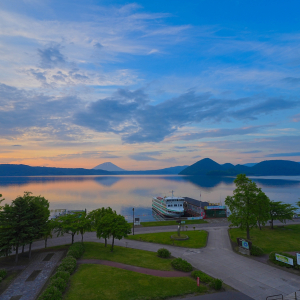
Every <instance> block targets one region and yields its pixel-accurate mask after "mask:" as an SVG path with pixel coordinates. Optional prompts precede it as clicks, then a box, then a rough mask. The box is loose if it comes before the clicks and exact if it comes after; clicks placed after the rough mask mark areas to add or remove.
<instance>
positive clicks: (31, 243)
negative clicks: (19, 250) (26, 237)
mask: <svg viewBox="0 0 300 300" xmlns="http://www.w3.org/2000/svg"><path fill="white" fill-rule="evenodd" d="M31 244H32V243H30V244H29V255H28V257H29V259H30V258H31Z"/></svg>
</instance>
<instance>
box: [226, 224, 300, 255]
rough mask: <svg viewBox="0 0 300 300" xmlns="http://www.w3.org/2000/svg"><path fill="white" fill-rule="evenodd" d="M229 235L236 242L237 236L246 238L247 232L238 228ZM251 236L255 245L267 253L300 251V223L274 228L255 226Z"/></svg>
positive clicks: (231, 230) (230, 231)
mask: <svg viewBox="0 0 300 300" xmlns="http://www.w3.org/2000/svg"><path fill="white" fill-rule="evenodd" d="M229 235H230V238H231V240H232V241H233V242H236V238H237V237H242V238H246V232H245V231H241V230H240V229H238V228H232V229H230V230H229ZM250 237H251V241H252V243H253V245H255V246H258V247H260V248H261V249H263V251H264V252H265V253H270V252H272V251H279V252H284V251H286V252H290V251H300V225H285V226H284V227H282V226H279V227H278V226H274V229H273V230H272V229H271V228H270V227H264V228H263V229H262V230H259V229H258V228H254V229H252V230H250Z"/></svg>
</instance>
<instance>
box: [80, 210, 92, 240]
mask: <svg viewBox="0 0 300 300" xmlns="http://www.w3.org/2000/svg"><path fill="white" fill-rule="evenodd" d="M77 222H78V230H79V232H80V234H81V242H82V243H83V235H84V233H85V232H86V231H88V230H91V219H90V218H89V216H88V214H87V213H86V211H84V212H82V213H81V214H80V216H79V218H78V220H77Z"/></svg>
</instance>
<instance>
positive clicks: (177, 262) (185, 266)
mask: <svg viewBox="0 0 300 300" xmlns="http://www.w3.org/2000/svg"><path fill="white" fill-rule="evenodd" d="M171 264H172V266H173V268H174V269H176V270H179V271H183V272H190V271H192V270H193V267H192V265H191V264H190V263H188V262H187V261H186V260H184V259H182V258H175V259H173V260H172V262H171Z"/></svg>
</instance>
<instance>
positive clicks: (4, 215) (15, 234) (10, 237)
mask: <svg viewBox="0 0 300 300" xmlns="http://www.w3.org/2000/svg"><path fill="white" fill-rule="evenodd" d="M0 198H2V195H1V194H0ZM2 201H4V199H0V204H1V202H2ZM49 217H50V210H49V201H48V200H47V199H45V198H44V197H42V196H33V195H32V193H31V192H24V195H23V196H19V197H17V198H16V199H15V200H13V201H12V203H11V204H10V205H9V204H5V205H4V206H0V256H8V255H10V254H11V253H12V252H13V251H15V254H16V256H15V261H16V262H17V261H18V255H19V248H20V247H21V248H22V253H24V247H25V246H26V245H29V251H28V256H29V258H30V257H31V245H32V243H33V242H34V241H35V240H39V239H44V241H45V248H46V247H47V240H48V238H49V237H52V235H53V234H56V235H57V236H61V235H64V234H70V236H71V240H72V244H73V242H74V236H75V234H81V241H82V242H83V235H84V233H85V232H87V231H96V233H97V237H98V238H104V239H105V246H106V245H107V239H108V238H110V237H112V245H111V251H113V247H114V240H115V239H119V240H120V239H121V238H123V237H125V236H127V235H128V234H129V233H131V225H130V224H129V223H128V222H127V221H126V220H125V218H124V217H123V216H121V215H118V214H117V213H116V211H114V210H112V209H111V208H110V207H108V208H104V207H102V208H99V209H95V210H93V211H91V212H89V213H87V212H86V211H80V212H73V213H72V212H71V213H68V214H65V215H61V216H58V217H56V218H54V219H49Z"/></svg>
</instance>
